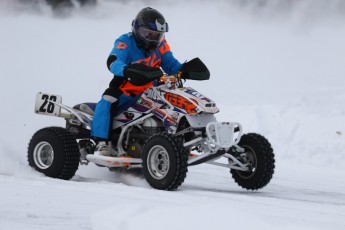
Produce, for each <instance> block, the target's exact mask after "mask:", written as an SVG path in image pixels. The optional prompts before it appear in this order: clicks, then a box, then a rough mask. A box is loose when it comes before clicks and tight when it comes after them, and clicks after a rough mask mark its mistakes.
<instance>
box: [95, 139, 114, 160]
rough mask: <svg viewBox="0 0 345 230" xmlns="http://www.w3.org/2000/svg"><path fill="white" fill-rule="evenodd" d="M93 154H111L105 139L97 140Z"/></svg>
mask: <svg viewBox="0 0 345 230" xmlns="http://www.w3.org/2000/svg"><path fill="white" fill-rule="evenodd" d="M95 155H100V156H107V157H109V156H111V154H110V151H109V146H108V145H107V143H106V142H105V141H100V142H98V144H97V146H96V151H95Z"/></svg>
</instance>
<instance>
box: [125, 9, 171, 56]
mask: <svg viewBox="0 0 345 230" xmlns="http://www.w3.org/2000/svg"><path fill="white" fill-rule="evenodd" d="M132 32H133V34H134V37H135V40H136V42H137V44H138V45H139V46H140V47H142V48H144V49H145V50H147V51H152V50H155V49H156V48H157V47H158V46H159V44H160V43H161V41H162V39H163V37H164V33H165V32H168V23H166V21H165V19H164V17H163V15H162V14H161V13H159V12H158V11H157V10H155V9H152V8H150V7H146V8H144V9H142V10H141V11H140V12H139V13H138V15H137V16H136V17H135V19H134V20H133V22H132Z"/></svg>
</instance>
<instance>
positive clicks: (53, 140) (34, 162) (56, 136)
mask: <svg viewBox="0 0 345 230" xmlns="http://www.w3.org/2000/svg"><path fill="white" fill-rule="evenodd" d="M79 158H80V153H79V148H78V144H77V142H76V139H75V138H74V137H73V135H72V134H71V133H69V132H68V131H67V130H66V129H64V128H60V127H49V128H43V129H41V130H39V131H37V132H36V133H35V134H34V135H33V137H32V138H31V140H30V143H29V147H28V161H29V165H30V166H31V167H33V168H34V169H35V170H37V171H39V172H41V173H43V174H45V175H46V176H49V177H53V178H60V179H64V180H69V179H71V178H72V177H73V176H74V174H75V172H76V171H77V169H78V166H79Z"/></svg>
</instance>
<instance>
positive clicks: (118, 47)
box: [116, 42, 127, 50]
mask: <svg viewBox="0 0 345 230" xmlns="http://www.w3.org/2000/svg"><path fill="white" fill-rule="evenodd" d="M116 48H117V49H120V50H124V49H126V48H127V44H126V43H124V42H119V44H117V46H116Z"/></svg>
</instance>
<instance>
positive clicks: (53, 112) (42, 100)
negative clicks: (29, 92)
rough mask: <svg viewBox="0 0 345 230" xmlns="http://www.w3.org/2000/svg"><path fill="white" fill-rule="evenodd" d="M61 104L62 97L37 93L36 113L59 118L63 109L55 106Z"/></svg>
mask: <svg viewBox="0 0 345 230" xmlns="http://www.w3.org/2000/svg"><path fill="white" fill-rule="evenodd" d="M53 102H55V103H58V104H61V102H62V97H61V96H58V95H53V94H48V93H41V92H39V93H37V95H36V103H35V113H39V114H45V115H50V116H59V114H60V111H61V107H60V106H58V105H56V104H54V103H53Z"/></svg>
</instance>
